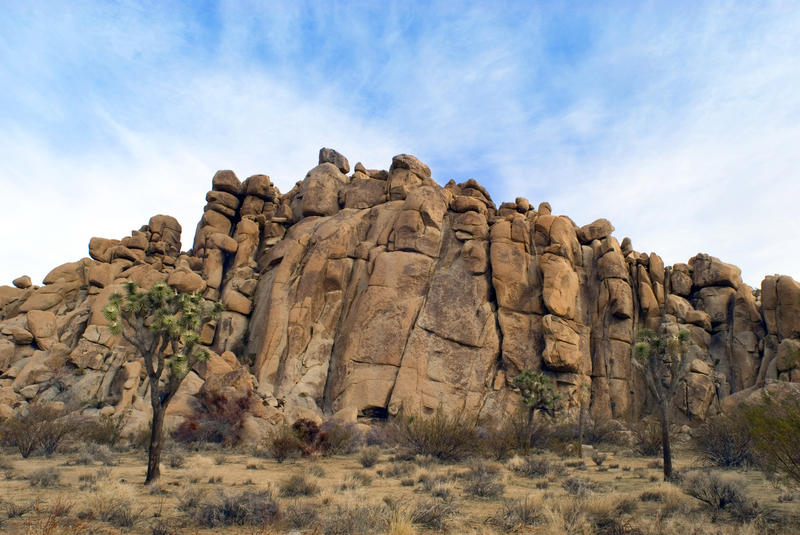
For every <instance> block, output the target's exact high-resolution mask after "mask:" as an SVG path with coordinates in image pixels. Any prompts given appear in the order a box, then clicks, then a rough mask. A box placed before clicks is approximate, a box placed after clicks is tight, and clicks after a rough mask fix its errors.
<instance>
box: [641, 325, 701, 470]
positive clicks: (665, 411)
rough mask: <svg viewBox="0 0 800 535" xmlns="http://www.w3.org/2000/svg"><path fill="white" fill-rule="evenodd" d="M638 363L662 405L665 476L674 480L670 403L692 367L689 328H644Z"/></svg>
mask: <svg viewBox="0 0 800 535" xmlns="http://www.w3.org/2000/svg"><path fill="white" fill-rule="evenodd" d="M636 340H637V342H636V345H635V346H634V350H635V356H636V358H635V359H634V360H633V361H632V362H633V364H634V366H636V367H637V368H638V369H640V370H641V371H642V372H643V374H644V379H645V382H646V383H647V388H648V389H649V390H650V393H651V394H652V395H653V397H654V398H655V400H656V402H657V403H658V407H659V416H660V420H661V449H662V450H663V453H664V479H665V480H667V481H668V480H670V479H672V449H671V447H670V442H669V405H670V403H671V402H672V398H673V397H674V396H675V393H676V391H677V389H678V386H679V385H680V382H681V381H682V380H683V378H684V376H685V375H686V370H687V368H688V367H689V359H688V358H687V353H688V350H689V346H690V343H689V331H685V330H680V331H678V333H677V334H675V335H658V334H656V332H655V331H653V330H652V329H642V330H640V331H639V332H638V333H637V335H636Z"/></svg>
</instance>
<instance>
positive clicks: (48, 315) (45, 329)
mask: <svg viewBox="0 0 800 535" xmlns="http://www.w3.org/2000/svg"><path fill="white" fill-rule="evenodd" d="M27 325H28V330H29V331H30V332H31V334H32V335H33V338H34V339H35V340H36V345H37V346H39V348H40V349H50V347H52V345H53V344H54V343H55V342H57V335H58V333H57V331H56V315H55V314H53V313H52V312H47V311H43V310H31V311H30V312H28V314H27Z"/></svg>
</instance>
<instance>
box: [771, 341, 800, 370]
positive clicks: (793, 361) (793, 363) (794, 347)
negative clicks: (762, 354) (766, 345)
mask: <svg viewBox="0 0 800 535" xmlns="http://www.w3.org/2000/svg"><path fill="white" fill-rule="evenodd" d="M776 365H777V367H778V372H785V371H788V370H792V369H794V368H798V367H800V341H799V340H792V339H791V338H785V339H783V340H781V343H780V345H778V354H777V356H776Z"/></svg>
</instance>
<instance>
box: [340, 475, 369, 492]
mask: <svg viewBox="0 0 800 535" xmlns="http://www.w3.org/2000/svg"><path fill="white" fill-rule="evenodd" d="M371 484H372V477H371V476H370V475H369V474H367V473H365V472H354V473H352V474H350V475H349V476H347V477H346V478H344V479H343V480H342V482H341V483H339V486H338V489H339V490H353V489H357V488H359V487H368V486H370V485H371Z"/></svg>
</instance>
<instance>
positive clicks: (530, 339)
mask: <svg viewBox="0 0 800 535" xmlns="http://www.w3.org/2000/svg"><path fill="white" fill-rule="evenodd" d="M349 172H350V164H349V163H348V161H347V159H346V158H345V157H344V156H342V155H341V154H339V153H338V152H336V151H335V150H333V149H322V150H321V151H320V154H319V165H317V166H316V167H314V168H313V169H311V170H310V171H309V172H308V173H307V174H306V175H305V177H304V178H303V180H301V181H299V182H298V183H297V184H296V185H295V187H294V188H292V189H291V190H290V191H289V192H287V193H285V194H281V193H280V192H279V191H278V190H277V189H276V188H275V187H274V185H273V184H272V182H271V181H270V179H269V177H268V176H266V175H254V176H251V177H249V178H247V179H246V180H244V181H241V180H240V179H239V178H238V177H237V176H236V174H235V173H233V172H232V171H219V172H217V173H216V174H215V175H214V177H213V179H212V189H211V191H209V192H208V194H207V195H206V202H207V204H206V205H205V208H204V211H203V214H202V217H201V218H200V221H199V223H198V225H197V229H196V232H195V235H194V239H193V242H192V248H191V249H190V250H188V251H186V252H181V243H180V237H181V226H180V225H179V224H178V222H177V221H176V220H175V219H174V218H172V217H169V216H164V215H158V216H154V217H153V218H151V219H150V221H149V222H148V224H147V225H145V226H143V227H141V228H140V229H139V230H135V231H133V232H132V233H131V235H130V236H127V237H124V238H122V239H119V240H116V239H105V238H92V239H91V241H90V242H89V256H90V258H84V259H82V260H79V261H77V262H71V263H68V264H64V265H62V266H59V267H57V268H55V269H54V270H53V271H51V272H50V273H49V274H48V275H47V277H45V279H44V281H43V282H44V284H43V285H42V286H34V285H32V284H31V281H30V280H29V279H28V278H26V277H20V278H19V279H16V280H15V281H14V287H12V286H2V287H0V374H1V375H0V405H2V407H0V409H2V411H3V412H2V413H3V414H7V413H9V411H12V410H17V409H19V408H20V407H24V406H25V405H26V404H27V403H30V402H32V401H61V402H65V403H73V404H90V403H91V404H92V406H94V407H96V406H98V405H106V406H107V407H108V408H107V409H104V410H105V411H106V413H110V412H114V411H116V412H120V411H124V410H132V411H134V412H135V413H136V414H137V418H134V419H133V420H134V421H139V422H141V421H146V418H147V417H148V414H147V411H148V410H149V403H148V402H147V398H146V396H147V391H148V384H147V376H146V374H145V373H144V369H143V366H142V360H141V359H140V358H139V356H138V355H136V354H135V353H134V352H133V350H132V348H131V347H129V346H128V345H127V344H126V343H125V342H124V341H123V340H121V339H118V338H116V337H114V336H113V335H112V334H111V333H110V332H109V330H108V328H107V327H106V321H105V319H104V318H103V316H102V313H101V311H102V307H103V306H104V304H105V303H106V301H107V300H108V297H109V296H110V295H111V294H112V293H113V292H115V291H119V289H120V288H122V285H123V283H125V282H127V281H133V282H135V283H137V284H138V285H140V286H144V287H149V286H151V285H152V284H153V283H154V282H155V281H157V280H166V281H167V282H168V283H169V284H170V285H172V286H173V287H175V288H176V289H177V290H178V291H181V292H200V293H202V295H203V296H204V297H206V298H207V299H214V300H217V299H218V300H220V301H221V302H222V303H223V304H224V305H225V309H226V310H225V312H224V313H223V314H222V316H221V317H220V318H219V319H218V320H216V321H214V322H211V323H209V324H207V325H204V326H203V330H202V332H201V336H200V342H201V343H202V344H204V345H205V346H206V347H207V348H208V349H209V351H210V352H211V358H210V359H209V360H208V361H207V362H205V363H203V365H202V366H199V367H198V368H197V369H195V370H193V371H192V372H191V373H190V374H189V375H187V377H186V378H185V379H184V382H183V383H182V385H181V389H180V390H179V394H180V395H179V396H177V395H176V402H175V406H174V407H171V408H170V416H169V418H171V419H172V421H173V423H176V422H179V421H180V420H181V419H182V418H185V417H187V416H190V415H191V414H193V413H196V412H198V411H203V410H205V409H204V403H205V401H206V400H207V399H210V394H209V393H210V392H213V393H215V395H231V396H245V395H246V396H255V397H256V398H257V399H258V400H260V403H256V404H255V405H251V407H252V409H251V412H252V414H250V415H249V416H248V418H249V419H248V429H251V430H252V431H253V433H252V434H253V436H259V433H258V432H257V430H258V429H259V428H263V427H266V426H269V425H272V424H274V423H276V422H279V421H281V419H283V418H285V419H287V420H293V419H294V418H297V417H301V416H302V417H311V418H317V419H318V418H322V417H327V416H330V415H332V414H334V413H339V414H356V415H376V414H377V415H381V414H383V415H395V414H398V413H400V412H401V411H403V412H405V413H419V412H422V413H426V412H431V411H433V410H435V409H436V408H438V407H440V406H444V407H447V408H449V409H457V410H462V411H468V412H470V413H474V414H480V415H484V416H486V415H491V416H494V417H495V418H496V417H502V415H504V414H507V413H508V412H510V411H512V410H514V409H515V408H516V407H518V406H519V402H520V401H519V393H518V392H517V391H516V390H515V389H514V388H513V378H514V376H516V375H517V374H519V373H520V372H521V371H522V370H524V369H526V368H532V369H536V370H542V371H544V372H545V373H546V374H547V375H549V376H550V377H551V378H552V379H553V381H555V383H556V384H557V386H558V389H559V390H560V392H561V394H562V396H563V399H564V400H565V406H566V408H567V409H568V410H573V411H574V410H575V408H576V407H577V403H578V402H577V399H578V389H579V388H580V387H579V385H581V384H583V383H585V382H588V383H589V384H590V385H591V412H592V414H593V415H594V416H595V417H615V418H627V419H633V418H638V417H639V416H640V415H641V413H642V411H643V410H648V408H649V405H648V403H649V400H648V399H647V393H646V390H645V388H644V384H643V381H642V378H641V376H640V375H639V372H638V371H637V369H636V368H635V367H633V366H632V365H631V358H632V344H633V343H634V341H635V333H636V332H637V330H638V329H641V328H643V327H650V328H663V329H666V330H667V331H668V332H676V331H677V330H678V329H680V328H682V329H686V330H688V331H689V332H690V334H691V337H692V341H693V347H692V350H691V356H692V358H693V359H695V360H694V362H693V363H692V365H691V367H690V372H689V374H688V376H687V377H686V379H685V381H684V383H683V388H684V395H679V396H676V397H677V398H678V399H677V400H676V403H675V407H674V408H675V411H676V413H677V414H683V415H684V416H685V418H686V419H689V420H692V419H694V420H702V419H703V418H705V416H706V415H707V414H709V411H716V410H718V408H719V406H720V403H721V401H722V400H724V399H725V398H726V397H727V396H729V395H730V394H733V393H736V392H740V391H745V390H748V389H752V388H753V387H754V386H759V385H762V384H764V383H768V382H771V381H795V382H799V381H800V284H798V283H797V282H795V281H794V280H792V279H791V278H789V277H786V276H769V277H767V278H766V279H765V280H764V282H763V283H762V286H761V289H760V291H755V292H754V291H753V290H752V289H751V288H750V287H748V286H747V285H745V284H743V283H742V279H741V275H740V272H739V269H738V268H736V267H735V266H732V265H729V264H726V263H724V262H722V261H720V260H719V259H717V258H714V257H711V256H708V255H705V254H699V255H697V256H695V257H694V258H692V259H690V260H689V261H688V263H686V264H675V265H673V266H664V263H663V261H662V260H661V258H660V257H658V256H657V255H656V254H654V253H650V254H645V253H640V252H637V251H635V250H634V249H633V247H632V245H631V243H630V240H628V239H627V238H626V239H624V240H623V241H622V246H620V244H619V242H618V241H617V238H616V237H614V236H613V234H612V233H613V230H614V227H613V225H612V224H611V223H610V222H609V221H607V220H605V219H599V220H597V221H594V222H591V223H589V224H587V225H584V226H582V227H578V226H577V225H575V224H574V223H573V222H572V220H570V219H569V218H568V217H566V216H559V215H553V214H552V209H551V207H550V205H549V204H548V203H546V202H543V203H540V204H539V205H538V208H537V209H534V207H533V204H532V203H531V202H530V201H528V200H527V199H523V198H517V199H516V200H515V201H514V202H504V203H502V204H500V206H499V207H498V206H497V205H496V204H495V203H494V201H493V200H492V198H491V196H490V195H489V193H488V192H487V191H486V189H484V188H483V187H482V186H481V185H480V184H478V183H477V182H475V181H474V180H468V181H466V182H462V183H455V182H453V181H451V182H449V183H448V184H446V185H445V186H443V187H442V186H440V185H438V184H437V183H436V182H435V181H434V180H433V179H432V178H431V171H430V169H429V168H428V167H427V166H426V165H425V164H423V163H422V162H420V161H419V160H418V159H417V158H415V157H413V156H410V155H405V154H401V155H399V156H396V157H394V158H393V160H392V162H391V166H390V168H389V170H388V171H383V170H369V169H366V168H365V167H364V166H363V165H361V164H360V163H357V164H356V165H355V167H354V170H353V173H352V175H350V176H348V175H347V173H349ZM220 393H221V394H220ZM212 397H213V396H212Z"/></svg>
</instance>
